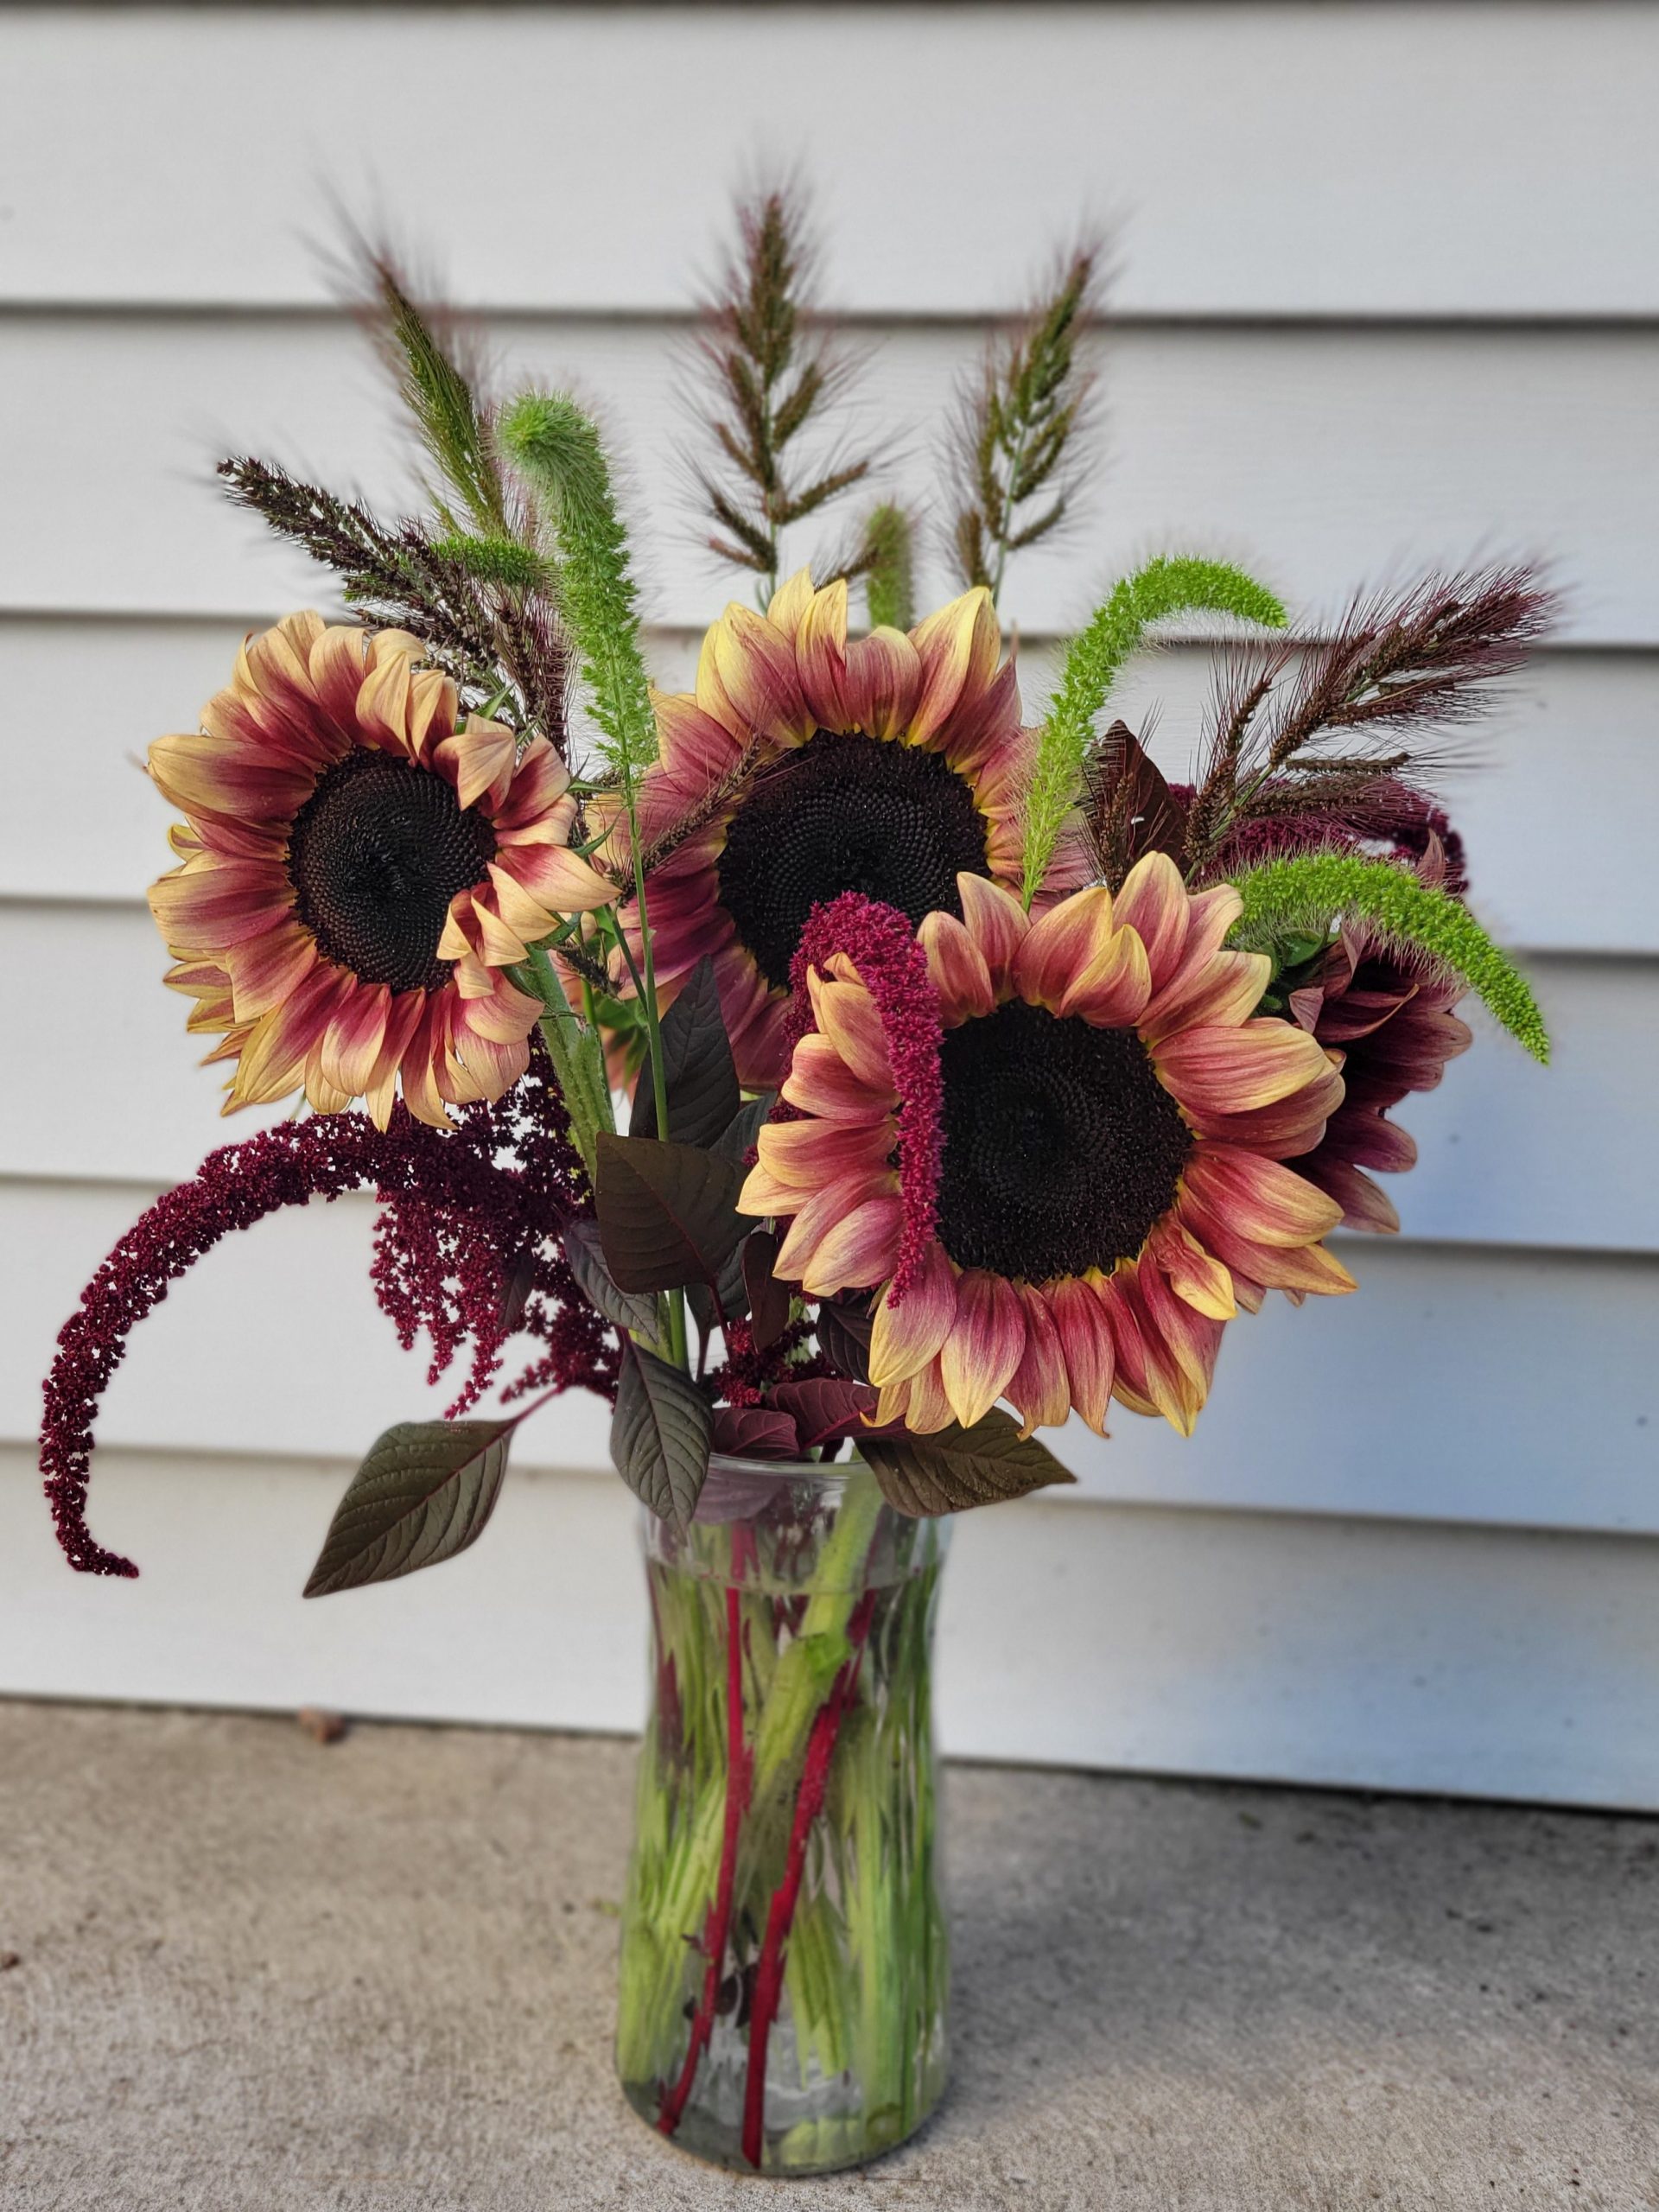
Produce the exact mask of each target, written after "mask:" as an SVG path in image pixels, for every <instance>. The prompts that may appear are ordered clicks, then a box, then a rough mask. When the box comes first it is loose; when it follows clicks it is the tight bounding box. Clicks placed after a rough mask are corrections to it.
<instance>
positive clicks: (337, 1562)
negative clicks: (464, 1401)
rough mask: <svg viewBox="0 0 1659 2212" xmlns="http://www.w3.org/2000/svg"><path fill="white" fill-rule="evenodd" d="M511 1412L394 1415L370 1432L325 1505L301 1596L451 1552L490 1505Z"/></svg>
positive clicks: (408, 1569)
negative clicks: (473, 1417)
mask: <svg viewBox="0 0 1659 2212" xmlns="http://www.w3.org/2000/svg"><path fill="white" fill-rule="evenodd" d="M516 1427H518V1420H517V1417H516V1416H515V1417H513V1418H511V1419H509V1420H506V1421H399V1422H398V1423H397V1427H395V1428H389V1429H387V1430H386V1432H385V1434H384V1435H383V1436H380V1437H378V1438H377V1440H375V1443H374V1444H373V1446H372V1447H371V1449H370V1452H369V1455H368V1457H367V1459H365V1460H364V1462H363V1464H362V1465H361V1466H360V1467H359V1469H358V1471H357V1472H356V1473H355V1474H354V1475H353V1477H352V1479H351V1481H350V1483H349V1484H347V1485H346V1495H345V1497H342V1498H341V1499H340V1503H339V1505H338V1506H337V1507H336V1508H335V1509H334V1519H333V1521H332V1522H330V1523H329V1525H328V1534H327V1537H326V1538H325V1539H324V1541H323V1547H322V1549H321V1552H320V1553H319V1554H318V1555H317V1563H316V1565H315V1567H313V1568H312V1570H311V1577H310V1580H308V1582H307V1584H306V1586H305V1594H306V1596H307V1597H308V1598H326V1597H327V1596H329V1595H331V1594H332V1592H334V1591H336V1590H354V1589H356V1588H358V1587H359V1586H360V1585H362V1584H363V1583H365V1582H391V1581H392V1580H395V1579H396V1578H397V1576H398V1575H400V1574H413V1573H415V1571H416V1568H417V1567H436V1566H437V1565H439V1563H440V1562H441V1561H442V1560H446V1559H454V1556H455V1554H456V1553H457V1552H464V1551H465V1550H466V1549H467V1546H468V1545H469V1544H470V1543H473V1542H474V1541H476V1539H477V1538H478V1536H479V1535H480V1533H481V1531H482V1529H483V1527H484V1524H485V1522H486V1521H487V1520H488V1519H489V1517H490V1515H491V1514H492V1513H493V1510H495V1501H496V1498H497V1497H498V1496H499V1493H500V1489H501V1478H502V1476H503V1475H504V1474H505V1471H506V1465H507V1446H508V1444H509V1443H510V1441H511V1440H512V1432H513V1430H514V1429H515V1428H516Z"/></svg>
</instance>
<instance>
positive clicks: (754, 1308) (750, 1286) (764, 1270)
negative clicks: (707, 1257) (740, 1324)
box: [741, 1229, 789, 1351]
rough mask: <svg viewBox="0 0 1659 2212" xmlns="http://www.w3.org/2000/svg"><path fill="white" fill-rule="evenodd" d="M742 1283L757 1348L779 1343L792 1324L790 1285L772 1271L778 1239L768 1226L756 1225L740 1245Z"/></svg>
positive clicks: (763, 1349)
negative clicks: (790, 1315)
mask: <svg viewBox="0 0 1659 2212" xmlns="http://www.w3.org/2000/svg"><path fill="white" fill-rule="evenodd" d="M778 1250H779V1246H778V1239H777V1238H776V1237H775V1236H773V1235H772V1231H771V1230H769V1229H757V1230H755V1231H754V1233H753V1236H747V1237H745V1239H744V1240H743V1243H742V1245H741V1253H742V1261H743V1287H744V1289H745V1290H746V1291H747V1293H748V1300H749V1329H750V1333H751V1334H752V1336H753V1339H754V1348H755V1350H756V1351H765V1350H766V1346H767V1345H768V1344H776V1343H777V1341H778V1339H779V1337H781V1336H782V1335H783V1333H784V1331H785V1329H786V1328H787V1327H788V1326H789V1285H788V1284H787V1283H786V1282H779V1280H778V1278H777V1276H776V1275H775V1274H773V1273H772V1268H773V1266H774V1265H775V1264H776V1262H777V1258H778Z"/></svg>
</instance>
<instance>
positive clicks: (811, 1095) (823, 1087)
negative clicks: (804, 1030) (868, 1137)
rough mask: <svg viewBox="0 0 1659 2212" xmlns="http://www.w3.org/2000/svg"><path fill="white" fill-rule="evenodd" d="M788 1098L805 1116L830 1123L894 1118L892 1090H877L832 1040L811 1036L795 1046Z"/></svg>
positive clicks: (787, 1087) (785, 1085)
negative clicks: (848, 1063)
mask: <svg viewBox="0 0 1659 2212" xmlns="http://www.w3.org/2000/svg"><path fill="white" fill-rule="evenodd" d="M783 1095H784V1096H785V1099H786V1100H787V1101H788V1103H790V1104H791V1106H798V1107H799V1108H800V1109H801V1111H802V1112H803V1113H804V1114H813V1115H816V1116H818V1117H819V1118H820V1119H821V1120H823V1121H826V1122H881V1121H888V1120H890V1118H891V1109H892V1106H893V1094H892V1092H891V1090H880V1089H873V1088H872V1087H871V1086H870V1085H869V1084H867V1083H865V1082H863V1081H862V1080H861V1077H858V1076H857V1075H855V1073H854V1072H853V1071H852V1069H851V1068H849V1066H848V1065H847V1063H846V1061H845V1060H843V1059H842V1057H841V1054H840V1053H839V1052H837V1051H836V1047H835V1046H834V1045H833V1044H832V1043H831V1041H830V1040H829V1038H828V1037H820V1036H813V1035H808V1036H805V1037H803V1038H802V1039H801V1041H800V1043H799V1044H798V1045H797V1046H796V1047H795V1052H794V1057H793V1058H792V1059H791V1063H790V1070H789V1075H788V1078H787V1080H786V1081H785V1084H784V1093H783Z"/></svg>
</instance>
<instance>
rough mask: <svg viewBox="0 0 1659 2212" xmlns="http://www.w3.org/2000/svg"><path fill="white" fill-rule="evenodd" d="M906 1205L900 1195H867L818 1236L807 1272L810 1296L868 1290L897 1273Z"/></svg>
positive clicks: (805, 1284) (805, 1287)
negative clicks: (842, 1291) (869, 1196)
mask: <svg viewBox="0 0 1659 2212" xmlns="http://www.w3.org/2000/svg"><path fill="white" fill-rule="evenodd" d="M903 1226H904V1205H903V1203H902V1201H901V1200H900V1199H899V1198H898V1197H897V1196H896V1195H889V1196H887V1197H883V1198H866V1199H865V1201H864V1203H863V1205H860V1206H855V1207H854V1208H853V1210H852V1211H851V1212H850V1213H848V1214H843V1215H842V1217H841V1219H840V1220H839V1221H837V1222H836V1223H835V1224H833V1226H832V1227H831V1228H830V1229H829V1230H827V1231H826V1232H825V1234H824V1235H823V1236H821V1237H820V1238H819V1240H818V1243H817V1248H816V1249H815V1250H814V1251H813V1254H812V1256H811V1258H810V1261H809V1262H807V1265H806V1267H805V1269H804V1272H803V1274H802V1276H801V1288H802V1289H803V1290H804V1292H805V1293H806V1294H807V1296H808V1297H809V1298H829V1297H831V1296H833V1295H834V1294H835V1293H836V1291H839V1290H868V1289H871V1288H873V1287H874V1285H875V1284H877V1283H879V1282H880V1281H884V1280H885V1278H886V1277H887V1276H888V1275H890V1274H892V1273H893V1268H894V1267H895V1265H896V1264H897V1262H898V1258H899V1232H900V1230H902V1228H903Z"/></svg>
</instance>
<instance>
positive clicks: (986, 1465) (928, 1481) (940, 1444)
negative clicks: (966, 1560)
mask: <svg viewBox="0 0 1659 2212" xmlns="http://www.w3.org/2000/svg"><path fill="white" fill-rule="evenodd" d="M861 1448H862V1450H863V1453H864V1457H865V1458H866V1459H868V1461H869V1463H870V1465H871V1466H872V1467H874V1470H875V1478H876V1480H877V1481H878V1482H879V1483H880V1485H881V1492H882V1495H883V1497H885V1498H886V1499H887V1503H888V1504H889V1505H892V1506H893V1507H895V1508H896V1509H897V1510H898V1511H899V1512H900V1513H909V1514H912V1515H914V1516H918V1517H919V1516H925V1515H931V1514H936V1513H961V1512H963V1511H965V1510H967V1509H968V1508H969V1506H973V1505H994V1504H995V1503H998V1502H999V1501H1000V1500H1001V1499H1002V1498H1007V1497H1025V1496H1026V1494H1027V1491H1033V1490H1040V1489H1041V1488H1042V1487H1043V1486H1044V1485H1045V1484H1048V1483H1069V1482H1071V1481H1073V1480H1074V1479H1075V1478H1074V1477H1073V1476H1071V1475H1070V1474H1068V1473H1067V1472H1066V1471H1065V1468H1064V1467H1063V1466H1062V1465H1060V1463H1059V1461H1058V1459H1056V1458H1055V1457H1054V1454H1053V1453H1052V1452H1051V1451H1049V1450H1048V1449H1047V1447H1046V1446H1045V1445H1041V1444H1039V1442H1038V1441H1037V1440H1036V1438H1035V1437H1034V1436H1033V1437H1029V1438H1027V1440H1026V1441H1025V1442H1023V1443H1022V1442H1021V1441H1020V1430H1019V1427H1018V1424H1017V1423H1016V1422H1015V1421H1014V1420H1013V1419H1012V1418H1011V1417H1010V1416H1009V1415H1008V1414H1005V1413H1004V1412H1002V1411H1001V1408H997V1407H994V1408H992V1410H991V1411H990V1412H989V1413H988V1414H986V1415H985V1417H984V1419H983V1420H982V1421H976V1422H975V1423H974V1425H973V1427H971V1428H958V1427H956V1426H955V1425H954V1423H953V1424H952V1426H951V1427H949V1428H942V1429H940V1430H939V1431H938V1433H937V1434H936V1435H933V1436H911V1435H908V1434H905V1435H898V1436H894V1435H891V1434H882V1435H880V1436H870V1437H868V1438H867V1440H865V1442H864V1444H863V1446H862V1447H861Z"/></svg>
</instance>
